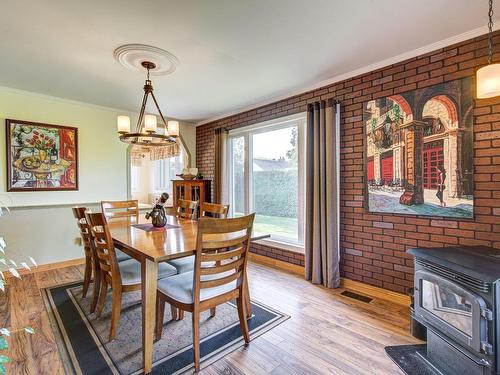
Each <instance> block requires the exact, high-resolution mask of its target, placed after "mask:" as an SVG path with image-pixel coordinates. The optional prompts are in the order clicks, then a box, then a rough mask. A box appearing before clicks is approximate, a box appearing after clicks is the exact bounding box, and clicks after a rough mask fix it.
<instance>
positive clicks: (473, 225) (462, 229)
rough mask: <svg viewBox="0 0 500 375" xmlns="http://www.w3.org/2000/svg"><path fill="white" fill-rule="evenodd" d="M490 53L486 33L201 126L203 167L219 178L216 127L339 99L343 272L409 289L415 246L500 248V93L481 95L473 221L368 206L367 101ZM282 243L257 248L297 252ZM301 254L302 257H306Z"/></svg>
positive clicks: (498, 48) (476, 63)
mask: <svg viewBox="0 0 500 375" xmlns="http://www.w3.org/2000/svg"><path fill="white" fill-rule="evenodd" d="M494 43H495V55H494V61H499V60H500V54H499V52H500V44H499V43H500V32H496V33H495V38H494ZM486 55H487V39H486V36H482V37H479V38H475V39H471V40H468V41H465V42H462V43H459V44H455V45H452V46H449V47H446V48H442V49H440V50H437V51H434V52H431V53H428V54H425V55H422V56H419V57H416V58H412V59H409V60H406V61H403V62H400V63H397V64H393V65H391V66H388V67H385V68H383V69H379V70H376V71H373V72H370V73H367V74H363V75H361V76H357V77H354V78H351V79H348V80H345V81H342V82H338V83H334V84H332V85H329V86H326V87H323V88H320V89H317V90H314V91H310V92H306V93H303V94H301V95H297V96H293V97H290V98H288V99H285V100H281V101H279V102H276V103H272V104H269V105H266V106H263V107H260V108H256V109H253V110H250V111H246V112H243V113H240V114H237V115H233V116H230V117H227V118H224V119H221V120H218V121H215V122H212V123H209V124H206V125H203V126H200V127H198V128H197V132H196V155H197V157H196V162H197V166H198V168H199V169H200V171H201V172H202V173H203V174H204V176H205V177H206V178H213V176H214V129H215V128H216V127H221V126H224V127H227V128H229V129H234V128H239V127H242V126H246V125H250V124H253V123H257V122H261V121H265V120H269V119H272V118H276V117H280V116H285V115H289V114H292V113H297V112H303V111H306V107H307V104H308V103H310V102H313V101H316V100H319V99H327V98H330V97H335V98H336V99H338V100H340V101H341V103H342V114H341V176H340V177H341V193H340V194H341V196H340V201H341V247H342V248H341V253H342V275H343V276H344V277H347V278H350V279H354V280H359V281H362V282H365V283H368V284H372V285H376V286H380V287H384V288H387V289H390V290H393V291H398V292H404V291H405V290H406V288H407V287H409V286H412V280H413V259H412V257H410V256H408V255H407V254H406V253H405V250H406V249H407V248H409V247H414V246H433V247H434V246H444V245H488V246H494V247H497V248H500V234H499V233H500V98H498V97H497V98H493V99H487V100H477V101H476V104H475V110H474V136H475V142H474V153H475V157H474V164H475V175H474V180H475V191H474V196H475V219H474V220H448V219H440V218H429V217H419V216H407V215H394V214H371V213H369V212H368V211H367V210H366V209H365V208H363V200H364V198H363V196H364V193H365V185H364V178H365V177H364V176H365V171H364V164H363V153H364V144H363V142H364V139H363V121H362V106H363V102H366V101H367V100H371V99H376V98H379V97H385V96H388V95H393V94H398V93H402V92H405V91H409V90H413V89H416V88H422V87H426V86H431V85H434V84H437V83H441V82H446V81H451V80H455V79H459V78H463V77H469V76H474V73H475V69H476V68H478V67H480V66H482V65H484V64H486V62H487V57H486ZM276 250H277V249H272V248H268V247H265V246H258V247H256V248H254V249H253V251H255V252H258V253H261V254H264V253H265V254H264V255H267V256H272V257H275V258H278V259H282V260H287V259H285V258H289V259H295V257H289V256H288V254H285V255H283V253H279V252H278V251H276ZM280 256H281V257H282V258H279V257H280ZM297 261H298V262H299V263H300V264H303V258H301V259H297Z"/></svg>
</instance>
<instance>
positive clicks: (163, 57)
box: [113, 44, 179, 76]
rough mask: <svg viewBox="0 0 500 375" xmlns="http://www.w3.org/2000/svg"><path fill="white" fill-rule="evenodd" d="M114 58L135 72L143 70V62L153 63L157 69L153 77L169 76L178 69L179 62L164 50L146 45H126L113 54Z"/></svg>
mask: <svg viewBox="0 0 500 375" xmlns="http://www.w3.org/2000/svg"><path fill="white" fill-rule="evenodd" d="M113 56H114V57H115V59H116V61H118V62H119V63H120V64H121V65H122V66H124V67H125V68H127V69H130V70H134V71H142V70H143V65H142V62H143V61H151V62H153V63H154V65H155V67H154V68H152V69H151V75H154V76H162V75H168V74H171V73H173V72H175V70H176V69H177V65H179V60H178V59H177V57H175V56H174V55H173V54H171V53H170V52H168V51H165V50H164V49H161V48H158V47H153V46H148V45H146V44H125V45H123V46H120V47H118V48H117V49H115V51H114V52H113Z"/></svg>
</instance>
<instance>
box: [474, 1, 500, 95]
mask: <svg viewBox="0 0 500 375" xmlns="http://www.w3.org/2000/svg"><path fill="white" fill-rule="evenodd" d="M492 59H493V0H489V10H488V65H486V66H483V67H482V68H481V69H478V71H477V72H476V87H477V93H476V94H477V98H478V99H486V98H493V97H495V96H498V95H500V64H492V63H491V61H492Z"/></svg>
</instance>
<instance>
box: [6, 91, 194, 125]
mask: <svg viewBox="0 0 500 375" xmlns="http://www.w3.org/2000/svg"><path fill="white" fill-rule="evenodd" d="M0 92H4V93H8V94H14V95H24V96H31V97H34V98H40V99H43V100H52V101H56V102H59V103H65V104H71V105H78V106H83V107H88V108H94V109H99V110H102V111H109V112H114V113H119V114H122V115H128V116H131V117H134V118H135V117H137V114H138V113H137V112H133V111H130V110H127V109H121V108H114V107H105V106H102V105H99V104H93V103H88V102H82V101H78V100H72V99H66V98H61V97H60V96H52V95H47V94H42V93H38V92H34V91H28V90H22V89H16V88H13V87H8V86H1V85H0ZM169 119H172V120H177V121H179V122H180V123H182V124H183V125H189V126H195V125H196V124H195V123H193V122H192V121H185V120H179V119H177V118H174V117H169Z"/></svg>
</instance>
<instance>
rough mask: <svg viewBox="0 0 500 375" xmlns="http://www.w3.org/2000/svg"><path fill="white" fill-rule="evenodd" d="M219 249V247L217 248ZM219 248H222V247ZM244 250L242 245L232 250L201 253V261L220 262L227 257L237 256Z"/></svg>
mask: <svg viewBox="0 0 500 375" xmlns="http://www.w3.org/2000/svg"><path fill="white" fill-rule="evenodd" d="M217 249H219V248H217ZM221 249H224V248H223V247H222V248H221ZM244 251H245V248H244V247H243V246H240V247H238V248H236V249H233V250H227V251H222V252H220V253H203V254H202V255H201V261H202V262H221V261H223V260H226V259H228V258H233V257H239V256H241V254H242V253H243V252H244Z"/></svg>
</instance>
